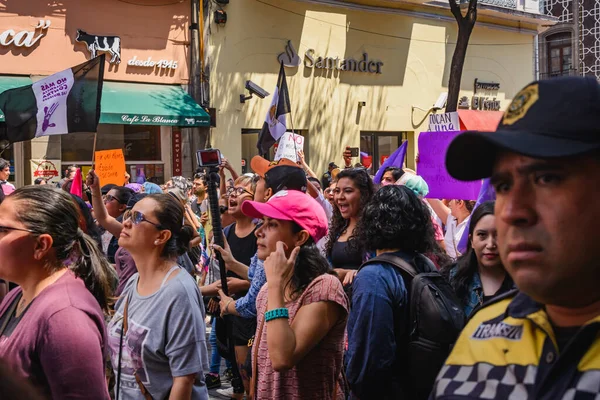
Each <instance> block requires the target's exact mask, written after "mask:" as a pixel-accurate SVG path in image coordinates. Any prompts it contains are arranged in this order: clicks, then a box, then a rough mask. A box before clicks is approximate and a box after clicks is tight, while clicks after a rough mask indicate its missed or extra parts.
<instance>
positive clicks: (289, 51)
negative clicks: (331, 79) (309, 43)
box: [277, 40, 383, 74]
mask: <svg viewBox="0 0 600 400" xmlns="http://www.w3.org/2000/svg"><path fill="white" fill-rule="evenodd" d="M277 62H278V63H283V65H284V66H286V67H292V68H293V67H297V66H299V65H300V64H301V61H300V57H299V56H298V53H297V52H296V49H295V48H294V46H293V45H292V41H291V40H288V42H287V45H286V46H285V52H283V53H280V54H279V55H278V56H277ZM304 66H305V67H306V68H315V69H327V70H336V71H352V72H365V73H371V74H381V67H382V66H383V62H382V61H376V60H369V55H368V54H367V53H363V55H362V58H361V59H359V60H357V59H354V58H346V59H344V58H340V57H323V56H318V55H315V50H314V49H308V50H306V52H305V53H304Z"/></svg>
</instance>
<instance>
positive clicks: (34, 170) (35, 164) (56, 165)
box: [30, 159, 61, 183]
mask: <svg viewBox="0 0 600 400" xmlns="http://www.w3.org/2000/svg"><path fill="white" fill-rule="evenodd" d="M30 162H31V181H32V182H33V181H35V180H36V179H37V178H44V179H46V181H48V183H57V182H58V181H59V180H60V168H61V162H60V160H43V159H42V160H30Z"/></svg>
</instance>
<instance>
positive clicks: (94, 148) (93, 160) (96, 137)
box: [92, 132, 98, 170]
mask: <svg viewBox="0 0 600 400" xmlns="http://www.w3.org/2000/svg"><path fill="white" fill-rule="evenodd" d="M97 139H98V132H94V147H93V148H92V170H94V169H95V167H96V140H97Z"/></svg>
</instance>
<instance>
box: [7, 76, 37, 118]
mask: <svg viewBox="0 0 600 400" xmlns="http://www.w3.org/2000/svg"><path fill="white" fill-rule="evenodd" d="M27 85H31V79H30V78H29V77H25V76H0V93H2V92H4V91H5V90H8V89H14V88H16V87H19V86H27ZM0 122H4V113H3V112H2V110H0Z"/></svg>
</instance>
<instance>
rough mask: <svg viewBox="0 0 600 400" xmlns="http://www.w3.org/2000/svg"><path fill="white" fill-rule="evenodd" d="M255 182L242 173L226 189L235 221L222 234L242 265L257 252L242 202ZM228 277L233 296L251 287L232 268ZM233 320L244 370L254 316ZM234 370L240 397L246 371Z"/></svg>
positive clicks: (246, 386) (236, 394)
mask: <svg viewBox="0 0 600 400" xmlns="http://www.w3.org/2000/svg"><path fill="white" fill-rule="evenodd" d="M256 183H257V180H256V179H254V176H246V175H242V176H240V177H238V178H237V179H236V180H235V181H234V185H233V187H230V188H229V189H228V191H227V194H228V196H229V210H228V213H229V215H230V216H232V217H233V218H234V219H235V222H234V223H233V224H232V225H230V226H228V227H226V228H225V229H224V230H223V235H224V236H225V238H226V240H227V242H228V243H229V246H230V248H231V254H232V255H233V257H234V258H235V259H236V260H238V261H239V262H241V263H242V264H244V265H250V261H251V260H252V257H253V256H254V254H255V253H256V249H257V246H256V236H254V232H255V231H256V224H255V222H254V220H253V219H252V218H250V217H248V216H247V215H245V214H244V213H243V212H242V204H244V203H245V202H246V201H249V200H253V199H254V192H255V190H256ZM227 277H228V279H227V285H228V289H229V294H230V295H232V296H233V298H234V299H239V298H242V297H244V296H245V295H246V293H247V292H248V289H249V288H250V282H249V281H248V280H246V279H243V278H242V277H241V276H239V275H238V274H236V273H234V272H233V271H227ZM232 320H233V324H232V325H233V327H232V328H233V329H232V334H233V340H234V344H235V358H236V360H235V361H236V362H237V365H238V370H239V371H243V370H244V369H243V366H244V364H245V363H246V357H247V356H248V341H249V340H250V339H251V338H252V336H254V332H255V331H256V318H242V317H237V316H233V317H232ZM233 370H234V377H233V379H232V386H233V397H234V398H239V399H241V398H242V397H243V393H244V389H245V390H246V391H248V389H249V387H250V381H249V379H248V376H247V375H246V374H241V376H240V377H236V376H235V368H234V369H233ZM240 379H241V382H240Z"/></svg>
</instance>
